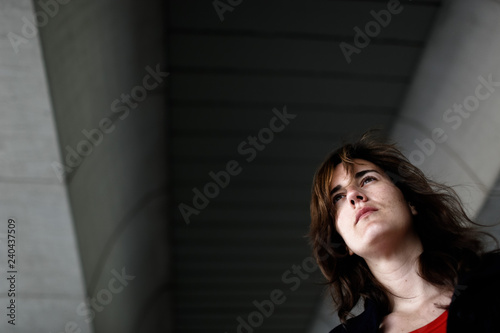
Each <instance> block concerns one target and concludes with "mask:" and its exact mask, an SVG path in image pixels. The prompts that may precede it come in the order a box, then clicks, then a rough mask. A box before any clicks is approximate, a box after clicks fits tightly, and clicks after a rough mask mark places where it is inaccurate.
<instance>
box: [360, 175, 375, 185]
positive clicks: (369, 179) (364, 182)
mask: <svg viewBox="0 0 500 333" xmlns="http://www.w3.org/2000/svg"><path fill="white" fill-rule="evenodd" d="M374 180H376V178H375V177H371V176H368V177H366V178H363V181H362V182H361V185H365V184H368V183H370V182H372V181H374Z"/></svg>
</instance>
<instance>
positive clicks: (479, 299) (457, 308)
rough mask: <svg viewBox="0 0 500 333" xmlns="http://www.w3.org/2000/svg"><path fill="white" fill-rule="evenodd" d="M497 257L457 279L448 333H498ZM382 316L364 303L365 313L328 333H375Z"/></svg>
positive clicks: (487, 258)
mask: <svg viewBox="0 0 500 333" xmlns="http://www.w3.org/2000/svg"><path fill="white" fill-rule="evenodd" d="M499 299H500V253H490V254H487V255H485V256H484V257H483V259H482V261H481V262H480V263H479V264H478V265H476V267H475V268H474V269H472V270H470V271H469V272H468V273H462V274H460V275H459V279H458V284H457V286H456V287H455V291H454V293H453V297H452V301H451V303H450V307H449V309H448V322H447V332H450V333H454V332H474V333H475V332H481V333H490V332H491V333H499V332H500V302H499ZM382 319H383V316H381V315H380V314H379V313H378V312H377V308H376V306H375V304H374V302H373V301H371V300H369V299H367V300H365V310H364V312H363V313H361V314H360V315H358V316H356V317H354V318H351V319H349V320H348V321H347V324H346V325H339V326H337V327H335V328H334V329H333V330H331V331H330V333H344V332H348V333H358V332H362V333H371V332H374V333H375V332H377V331H378V327H379V326H380V323H381V322H382Z"/></svg>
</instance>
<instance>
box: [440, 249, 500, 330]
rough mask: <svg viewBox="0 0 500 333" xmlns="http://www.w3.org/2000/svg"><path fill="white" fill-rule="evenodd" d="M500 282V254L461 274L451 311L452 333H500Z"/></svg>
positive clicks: (484, 257) (499, 252)
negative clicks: (469, 332)
mask: <svg viewBox="0 0 500 333" xmlns="http://www.w3.org/2000/svg"><path fill="white" fill-rule="evenodd" d="M499 282H500V251H493V252H489V253H487V254H485V255H483V256H482V257H481V258H480V260H479V261H478V262H477V263H476V264H475V265H474V266H473V267H471V268H470V269H469V270H468V271H467V272H465V273H462V274H460V276H459V279H458V284H457V285H456V287H455V291H454V294H453V298H452V302H451V304H450V307H449V316H448V327H449V331H450V332H467V331H469V330H472V331H474V332H500V320H498V314H499V313H500V283H499ZM462 329H463V330H462Z"/></svg>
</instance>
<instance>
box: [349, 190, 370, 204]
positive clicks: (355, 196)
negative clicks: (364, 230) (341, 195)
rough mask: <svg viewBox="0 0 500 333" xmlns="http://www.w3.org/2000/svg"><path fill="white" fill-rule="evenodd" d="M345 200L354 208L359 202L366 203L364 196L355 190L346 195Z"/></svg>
mask: <svg viewBox="0 0 500 333" xmlns="http://www.w3.org/2000/svg"><path fill="white" fill-rule="evenodd" d="M347 199H348V200H349V202H350V203H351V205H353V206H356V204H359V203H360V202H363V201H366V196H365V195H364V194H363V193H361V192H360V191H358V190H357V189H352V190H351V191H350V192H349V193H348V195H347Z"/></svg>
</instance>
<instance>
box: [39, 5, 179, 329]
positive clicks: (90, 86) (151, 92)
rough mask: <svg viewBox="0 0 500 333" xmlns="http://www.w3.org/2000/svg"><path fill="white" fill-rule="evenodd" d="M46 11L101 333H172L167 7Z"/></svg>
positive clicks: (65, 149)
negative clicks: (167, 162) (167, 163)
mask: <svg viewBox="0 0 500 333" xmlns="http://www.w3.org/2000/svg"><path fill="white" fill-rule="evenodd" d="M46 3H47V2H37V6H36V9H37V12H39V13H41V14H40V15H44V14H46V15H47V16H48V17H49V21H48V23H47V24H46V25H44V26H43V27H41V31H40V33H41V41H42V45H43V50H44V58H45V62H46V68H47V72H48V74H49V75H48V76H49V84H50V88H51V94H52V100H53V104H54V112H55V116H56V123H57V129H58V132H59V136H60V141H61V151H62V160H63V163H62V164H63V166H61V165H57V164H53V166H54V169H53V170H52V172H53V173H54V174H57V175H58V176H59V177H60V178H61V179H62V180H64V181H66V182H67V186H68V191H69V196H70V202H71V207H72V213H73V217H74V221H75V227H76V231H77V237H78V243H79V248H80V253H81V258H82V263H83V270H84V277H85V281H86V285H87V290H88V297H89V298H90V299H91V301H90V305H89V307H88V308H83V309H81V310H82V311H81V314H83V315H85V316H86V317H87V319H88V320H89V321H91V322H92V324H93V325H94V329H95V331H96V332H122V333H126V332H131V333H132V332H166V331H169V328H170V325H171V323H172V318H171V316H170V313H171V303H170V296H171V294H170V290H169V287H168V286H169V284H168V283H169V280H168V279H169V274H170V273H169V272H170V270H169V267H170V262H169V254H170V248H169V241H168V237H169V234H168V223H167V217H166V210H167V209H166V207H167V206H168V200H167V186H166V156H165V155H166V115H167V113H166V101H165V90H166V87H167V84H168V79H169V77H168V73H166V72H165V67H166V66H165V65H166V60H165V40H164V37H165V36H164V26H163V18H164V16H165V15H166V14H165V9H164V8H163V6H164V5H163V4H164V2H163V1H157V0H146V1H140V2H138V1H132V0H126V1H123V0H99V1H97V0H92V1H89V0H72V1H62V0H57V1H52V2H50V1H49V3H50V4H51V6H50V7H49V6H46Z"/></svg>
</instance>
